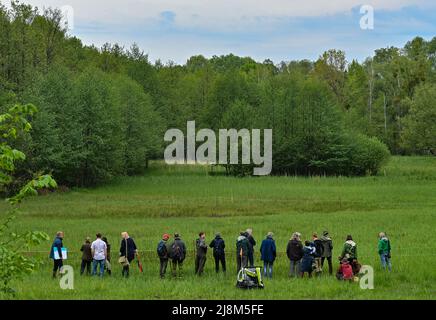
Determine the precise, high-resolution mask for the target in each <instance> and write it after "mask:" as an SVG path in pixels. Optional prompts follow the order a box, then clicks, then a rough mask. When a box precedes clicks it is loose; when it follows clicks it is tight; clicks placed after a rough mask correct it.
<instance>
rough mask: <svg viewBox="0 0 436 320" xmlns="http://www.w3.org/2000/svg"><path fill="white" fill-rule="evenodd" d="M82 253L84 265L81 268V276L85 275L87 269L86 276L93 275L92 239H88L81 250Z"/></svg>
mask: <svg viewBox="0 0 436 320" xmlns="http://www.w3.org/2000/svg"><path fill="white" fill-rule="evenodd" d="M80 251H82V264H81V266H80V275H83V273H84V272H85V268H86V274H88V275H89V274H91V262H92V252H91V239H89V237H87V238H86V239H85V243H84V244H83V245H82V247H81V248H80Z"/></svg>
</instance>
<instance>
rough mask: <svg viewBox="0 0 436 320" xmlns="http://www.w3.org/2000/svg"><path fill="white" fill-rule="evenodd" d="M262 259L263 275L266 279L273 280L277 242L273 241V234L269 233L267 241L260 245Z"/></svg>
mask: <svg viewBox="0 0 436 320" xmlns="http://www.w3.org/2000/svg"><path fill="white" fill-rule="evenodd" d="M260 253H261V259H262V261H263V274H264V276H265V277H269V278H270V279H272V273H273V264H274V260H275V259H276V256H277V252H276V242H275V241H274V239H273V233H272V232H268V235H267V236H266V239H265V240H263V241H262V244H261V245H260Z"/></svg>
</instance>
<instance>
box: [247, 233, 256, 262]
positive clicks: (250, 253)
mask: <svg viewBox="0 0 436 320" xmlns="http://www.w3.org/2000/svg"><path fill="white" fill-rule="evenodd" d="M246 233H247V240H248V264H249V266H250V267H254V246H255V245H256V240H254V237H253V230H252V229H247V231H246Z"/></svg>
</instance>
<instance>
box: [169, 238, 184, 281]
mask: <svg viewBox="0 0 436 320" xmlns="http://www.w3.org/2000/svg"><path fill="white" fill-rule="evenodd" d="M169 248H170V251H169V257H170V258H171V271H172V275H173V277H177V276H179V278H181V277H182V272H183V261H185V257H186V245H185V243H184V242H183V240H182V239H181V237H180V234H178V233H175V234H174V241H173V242H172V243H171V245H170V247H169ZM177 270H178V272H177Z"/></svg>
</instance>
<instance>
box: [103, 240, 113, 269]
mask: <svg viewBox="0 0 436 320" xmlns="http://www.w3.org/2000/svg"><path fill="white" fill-rule="evenodd" d="M101 240H103V242H104V243H106V252H107V255H106V263H105V264H104V267H105V269H106V271H107V274H108V275H111V274H112V265H111V245H110V243H109V241H108V240H107V238H106V237H103V238H101Z"/></svg>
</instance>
